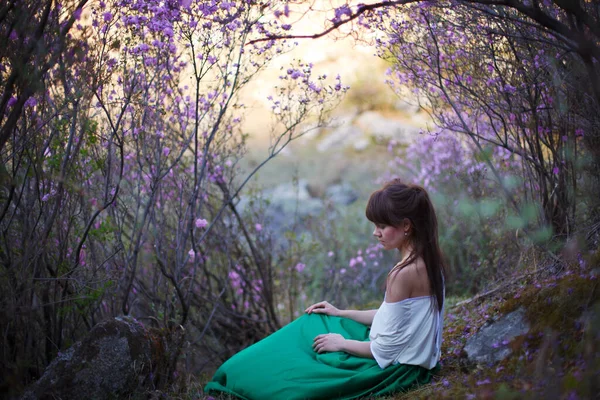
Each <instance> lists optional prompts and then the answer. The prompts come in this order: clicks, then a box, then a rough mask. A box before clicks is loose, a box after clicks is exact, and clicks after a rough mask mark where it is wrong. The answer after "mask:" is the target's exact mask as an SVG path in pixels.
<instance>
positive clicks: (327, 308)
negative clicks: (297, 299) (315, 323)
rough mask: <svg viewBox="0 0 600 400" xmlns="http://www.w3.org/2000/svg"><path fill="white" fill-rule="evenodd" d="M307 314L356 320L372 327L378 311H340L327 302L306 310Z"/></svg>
mask: <svg viewBox="0 0 600 400" xmlns="http://www.w3.org/2000/svg"><path fill="white" fill-rule="evenodd" d="M304 312H305V313H307V314H312V313H315V314H325V315H331V316H334V317H343V318H349V319H351V320H354V321H356V322H358V323H360V324H364V325H371V324H372V323H373V318H374V317H375V313H376V312H377V310H339V309H337V308H336V307H334V306H332V305H331V304H329V303H328V302H326V301H321V302H320V303H316V304H313V305H312V306H310V307H308V308H307V309H306V310H304Z"/></svg>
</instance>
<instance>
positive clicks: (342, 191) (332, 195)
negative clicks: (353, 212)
mask: <svg viewBox="0 0 600 400" xmlns="http://www.w3.org/2000/svg"><path fill="white" fill-rule="evenodd" d="M325 198H326V199H327V200H329V201H330V202H332V203H333V204H336V205H341V206H347V205H350V204H352V203H354V202H355V201H356V200H357V199H358V193H357V192H356V191H355V190H354V189H353V188H352V186H351V185H350V184H349V183H345V182H344V183H340V184H337V185H332V186H329V187H328V188H327V190H326V191H325Z"/></svg>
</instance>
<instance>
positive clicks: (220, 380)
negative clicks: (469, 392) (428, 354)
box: [204, 314, 439, 400]
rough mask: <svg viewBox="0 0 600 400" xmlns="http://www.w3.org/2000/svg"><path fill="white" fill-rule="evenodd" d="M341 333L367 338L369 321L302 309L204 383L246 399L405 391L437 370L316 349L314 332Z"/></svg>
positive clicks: (208, 387)
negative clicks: (385, 363) (384, 365)
mask: <svg viewBox="0 0 600 400" xmlns="http://www.w3.org/2000/svg"><path fill="white" fill-rule="evenodd" d="M322 333H339V334H341V335H342V336H344V337H345V338H346V339H354V340H360V341H368V340H369V327H368V326H365V325H363V324H360V323H358V322H355V321H352V320H350V319H346V318H339V317H330V316H327V315H321V314H310V315H306V314H305V315H303V316H302V317H300V318H298V319H296V320H295V321H293V322H292V323H290V324H288V325H286V326H285V327H283V328H282V329H280V330H279V331H277V332H275V333H273V334H272V335H270V336H268V337H266V338H264V339H263V340H261V341H260V342H258V343H256V344H254V345H252V346H250V347H248V348H246V349H244V350H242V351H240V352H239V353H237V354H236V355H234V356H233V357H231V358H230V359H229V360H227V361H226V362H225V363H224V364H223V365H222V366H221V367H220V368H219V369H218V370H217V372H216V373H215V375H214V377H213V379H212V381H211V382H209V383H208V384H207V385H206V387H205V388H204V391H205V393H212V394H217V393H218V392H224V393H228V394H231V395H234V396H236V397H239V398H241V399H247V400H279V399H281V400H295V399H298V400H301V399H302V400H305V399H315V400H316V399H328V400H329V399H356V398H360V397H364V396H382V395H389V394H392V393H397V392H404V391H408V390H410V389H413V388H415V387H416V386H418V385H422V384H426V383H429V381H430V380H431V377H432V375H433V373H434V372H435V370H437V369H438V368H439V367H436V368H434V369H433V370H427V369H425V368H423V367H420V366H416V365H404V364H396V365H391V366H389V367H387V368H385V369H381V368H379V366H378V365H377V362H376V361H375V360H373V359H368V358H361V357H356V356H353V355H350V354H348V353H344V352H333V353H322V354H318V353H316V352H315V351H314V350H313V348H312V343H313V339H314V338H315V336H317V335H320V334H322Z"/></svg>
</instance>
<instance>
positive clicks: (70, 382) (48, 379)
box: [22, 317, 154, 400]
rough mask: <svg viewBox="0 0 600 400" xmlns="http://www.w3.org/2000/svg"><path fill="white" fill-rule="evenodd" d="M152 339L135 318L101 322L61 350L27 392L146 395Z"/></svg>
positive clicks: (28, 395) (34, 395)
mask: <svg viewBox="0 0 600 400" xmlns="http://www.w3.org/2000/svg"><path fill="white" fill-rule="evenodd" d="M153 343H154V342H153V341H152V340H151V338H150V335H149V334H148V332H147V331H146V329H145V328H144V327H143V326H142V325H141V324H140V323H139V322H137V321H135V320H134V319H133V318H129V317H121V318H115V319H113V320H109V321H105V322H101V323H100V324H98V325H96V326H95V327H94V328H92V330H91V331H90V332H89V334H88V335H87V336H86V337H85V339H83V340H82V341H81V342H77V343H76V344H74V345H73V346H71V347H70V348H69V349H68V350H67V351H65V352H64V353H59V355H58V356H57V357H56V359H54V361H52V363H50V365H49V366H48V367H47V368H46V370H45V372H44V375H43V376H42V377H41V378H40V379H39V380H38V381H37V382H35V383H34V384H33V385H32V386H30V387H29V389H28V390H27V391H26V392H25V394H24V396H23V397H22V398H23V399H24V400H29V399H63V400H69V399H86V400H92V399H93V400H96V399H98V400H103V399H115V398H135V397H136V396H140V397H141V393H142V392H143V391H144V390H143V387H144V385H145V384H148V383H149V381H150V376H151V372H152V370H151V367H152V365H153V363H152V354H153Z"/></svg>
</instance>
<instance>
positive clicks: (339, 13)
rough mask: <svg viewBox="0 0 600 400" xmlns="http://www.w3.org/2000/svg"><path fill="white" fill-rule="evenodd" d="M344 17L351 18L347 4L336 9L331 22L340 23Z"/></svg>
mask: <svg viewBox="0 0 600 400" xmlns="http://www.w3.org/2000/svg"><path fill="white" fill-rule="evenodd" d="M344 15H347V16H348V17H351V16H352V10H351V9H350V7H349V6H348V4H344V5H343V6H341V7H338V8H336V9H335V17H334V18H333V19H332V20H331V21H332V22H333V23H337V22H340V21H341V20H342V17H343V16H344Z"/></svg>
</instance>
